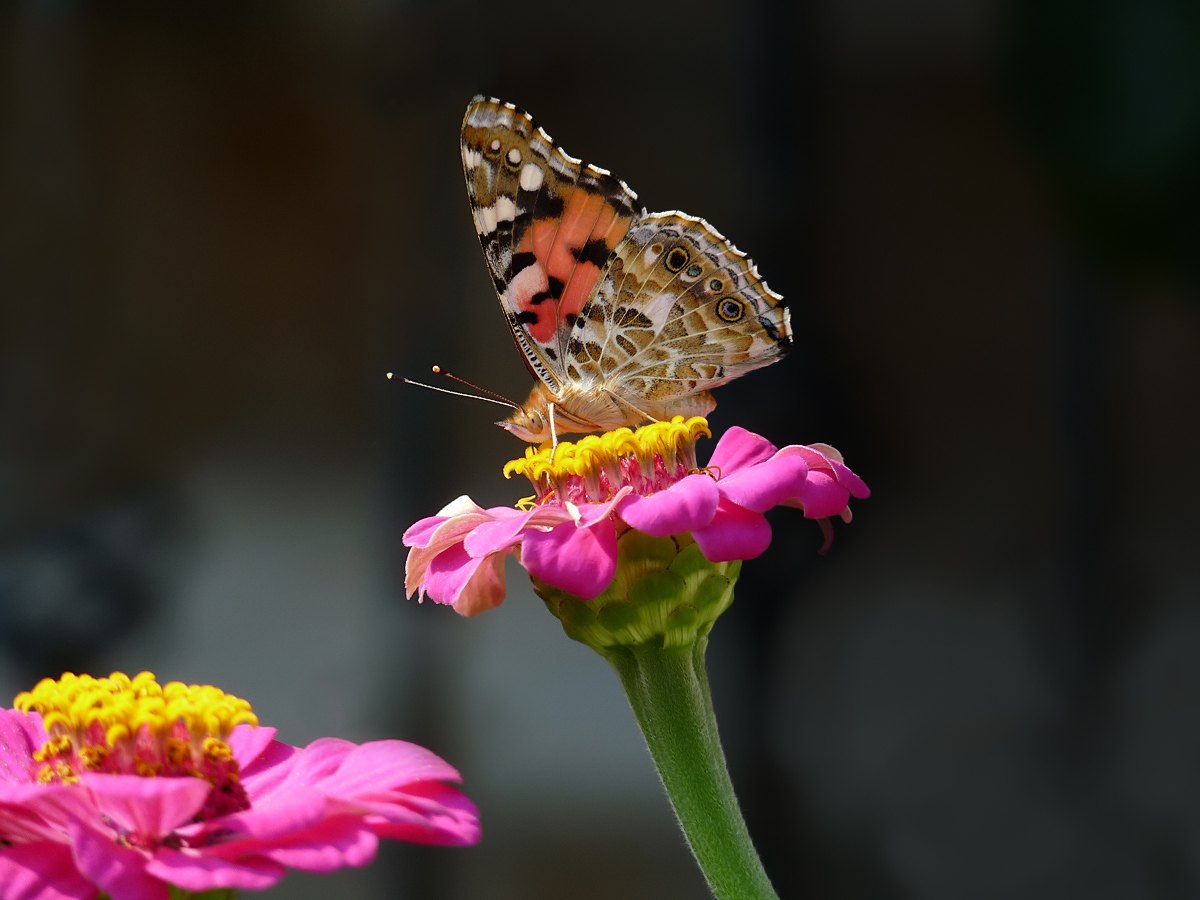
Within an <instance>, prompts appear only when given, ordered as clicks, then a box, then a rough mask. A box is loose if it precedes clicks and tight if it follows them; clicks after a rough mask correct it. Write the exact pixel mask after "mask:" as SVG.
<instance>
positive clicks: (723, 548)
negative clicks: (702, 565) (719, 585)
mask: <svg viewBox="0 0 1200 900" xmlns="http://www.w3.org/2000/svg"><path fill="white" fill-rule="evenodd" d="M692 537H694V538H695V539H696V543H697V544H699V545H700V552H701V553H703V554H704V558H705V559H707V560H708V561H709V562H731V561H732V560H735V559H754V558H755V557H756V556H759V555H760V554H762V552H763V551H764V550H766V549H767V547H768V546H769V545H770V543H771V526H770V525H768V524H767V520H766V518H765V517H764V516H763V514H762V513H756V512H754V511H753V510H749V509H743V508H742V507H740V506H737V505H736V504H733V503H730V502H729V501H728V500H725V499H724V498H722V500H721V502H720V504H718V506H717V514H716V516H715V517H714V518H713V521H712V524H711V525H708V526H707V527H705V528H699V529H697V530H695V531H693V532H692Z"/></svg>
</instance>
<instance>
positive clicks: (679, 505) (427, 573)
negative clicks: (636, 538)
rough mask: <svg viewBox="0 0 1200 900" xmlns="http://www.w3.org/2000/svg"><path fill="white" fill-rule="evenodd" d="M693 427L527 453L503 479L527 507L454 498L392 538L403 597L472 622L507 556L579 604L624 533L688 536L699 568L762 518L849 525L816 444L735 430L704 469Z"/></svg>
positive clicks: (751, 536)
mask: <svg viewBox="0 0 1200 900" xmlns="http://www.w3.org/2000/svg"><path fill="white" fill-rule="evenodd" d="M700 434H704V435H709V431H708V426H707V423H706V422H705V421H704V419H702V418H699V417H696V418H693V419H690V420H688V421H686V422H685V421H684V420H683V417H681V416H677V417H676V418H675V419H674V420H673V421H671V422H659V423H655V424H653V425H647V426H645V427H643V428H639V429H638V430H637V431H636V432H631V431H630V430H629V429H628V428H621V429H618V430H617V431H613V432H609V433H608V434H605V435H601V436H598V437H597V436H589V437H585V438H583V439H582V440H580V441H579V442H578V443H576V444H572V443H565V442H564V443H561V444H559V445H558V446H557V448H554V449H551V448H547V447H544V448H542V449H541V450H534V449H533V448H532V447H530V448H529V449H528V450H527V451H526V455H525V457H524V458H523V459H518V460H514V461H513V462H510V463H509V464H508V465H507V466H506V467H505V475H506V476H508V475H509V474H510V473H513V472H517V473H519V474H524V475H526V476H527V477H528V478H529V480H530V481H531V482H532V483H533V485H534V487H535V489H536V490H537V495H536V497H534V498H531V501H529V502H530V503H532V506H531V508H528V509H513V508H509V507H503V506H501V507H493V508H492V509H483V508H482V507H480V506H478V505H476V504H475V503H474V502H473V501H472V500H471V499H470V498H469V497H466V496H462V497H459V498H458V499H457V500H455V501H454V502H453V503H451V504H450V505H449V506H447V507H446V508H445V509H443V510H442V511H441V512H440V513H438V515H436V516H430V517H429V518H425V519H422V520H420V521H419V522H417V523H416V524H415V525H413V526H412V527H411V528H409V529H408V530H407V531H406V532H405V533H404V544H405V546H407V547H409V548H411V549H410V551H409V554H408V560H407V562H406V564H405V587H406V589H407V592H408V595H409V596H412V595H413V594H414V593H418V594H419V595H420V596H421V597H422V598H423V597H425V596H426V595H427V596H429V597H431V598H432V599H433V600H435V601H436V602H438V603H448V604H452V605H453V606H454V608H455V610H457V611H458V612H460V613H462V614H463V615H468V616H471V615H476V614H478V613H480V612H482V611H483V610H485V609H490V608H491V607H493V606H497V605H498V604H499V603H500V602H501V601H502V600H503V599H504V592H505V585H504V559H505V557H506V556H507V555H508V554H509V553H518V554H519V556H518V558H519V559H520V561H521V563H522V565H524V566H525V568H526V569H527V570H528V571H529V573H530V575H532V576H534V577H535V578H537V579H540V580H541V581H543V582H545V583H546V584H548V585H551V586H552V587H555V588H558V589H560V590H563V591H566V592H568V593H570V594H573V595H575V596H577V597H580V598H582V599H585V600H590V599H593V598H595V597H597V596H599V595H600V594H601V593H602V592H603V591H604V590H605V589H606V588H607V587H608V586H609V584H610V583H611V582H612V580H613V576H614V574H615V572H616V566H617V539H618V536H619V535H620V534H621V533H623V532H624V531H625V530H627V529H629V528H633V529H637V530H638V531H641V532H644V533H645V534H648V535H652V536H655V537H666V536H670V535H680V534H685V533H687V534H690V535H691V536H692V538H693V539H694V540H695V542H696V543H697V544H698V545H699V547H700V550H701V552H702V553H703V555H704V557H705V558H706V559H708V560H709V561H710V562H714V563H719V562H729V561H732V560H744V559H753V558H754V557H756V556H758V555H759V554H761V553H762V552H763V551H764V550H766V548H767V546H768V545H769V544H770V542H771V527H770V525H769V524H768V523H767V520H766V518H765V517H764V516H763V513H764V512H766V511H767V510H768V509H770V508H772V507H774V506H779V505H785V506H794V507H798V508H799V509H802V510H803V511H804V515H805V516H806V517H808V518H811V519H817V520H818V521H820V522H821V525H822V528H823V529H824V530H825V533H826V542H825V547H822V550H821V552H824V551H825V550H826V549H827V548H828V546H829V543H830V541H831V540H832V529H831V527H830V526H829V524H828V519H829V517H830V516H834V515H837V516H840V517H841V518H843V519H844V520H845V521H847V522H848V521H850V508H849V505H848V504H849V500H850V497H851V496H854V497H859V498H864V497H867V496H869V494H870V491H869V490H868V488H867V486H866V484H864V483H863V481H862V479H860V478H859V477H858V476H857V475H855V474H854V473H853V472H852V471H850V469H849V468H847V467H846V465H845V463H844V462H843V461H842V457H841V455H840V454H839V453H838V452H837V451H836V450H834V449H833V448H832V447H829V446H826V445H824V444H814V445H811V446H800V445H794V444H793V445H789V446H787V447H784V448H782V449H779V448H776V447H775V446H774V445H773V444H771V442H770V441H768V440H767V439H766V438H763V437H760V436H759V435H756V434H753V433H752V432H749V431H747V430H745V429H744V428H737V427H734V428H731V429H729V430H728V431H726V432H725V434H724V435H722V437H721V439H720V440H719V441H718V442H717V446H716V448H715V450H714V451H713V455H712V458H711V459H710V460H709V462H708V465H707V466H705V467H704V468H698V467H697V465H696V453H695V441H696V438H697V437H698V436H699V435H700Z"/></svg>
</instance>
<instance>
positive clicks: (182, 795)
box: [83, 774, 212, 838]
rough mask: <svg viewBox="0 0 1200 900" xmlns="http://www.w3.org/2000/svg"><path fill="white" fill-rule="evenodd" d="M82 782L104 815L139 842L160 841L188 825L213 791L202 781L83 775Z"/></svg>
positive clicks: (197, 779) (200, 779)
mask: <svg viewBox="0 0 1200 900" xmlns="http://www.w3.org/2000/svg"><path fill="white" fill-rule="evenodd" d="M83 782H84V784H86V785H87V787H88V790H89V791H90V792H91V794H92V796H93V797H94V798H95V802H96V808H97V809H99V810H100V812H101V813H102V814H103V815H105V816H107V817H108V818H110V819H112V820H113V821H114V822H115V823H116V824H117V825H119V826H121V827H122V828H124V829H125V830H126V831H130V832H133V834H135V835H137V836H138V837H141V838H159V837H161V836H163V835H164V834H169V833H170V832H171V831H173V830H174V829H175V828H176V827H178V826H179V825H182V824H183V823H184V822H187V821H188V820H189V819H191V818H192V817H193V816H194V815H196V813H198V812H199V811H200V807H202V806H204V801H205V800H207V799H208V794H209V792H210V791H211V790H212V785H210V784H209V783H208V782H207V781H205V780H204V779H203V778H142V777H140V776H138V775H93V774H85V775H84V776H83Z"/></svg>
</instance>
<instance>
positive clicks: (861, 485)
mask: <svg viewBox="0 0 1200 900" xmlns="http://www.w3.org/2000/svg"><path fill="white" fill-rule="evenodd" d="M829 464H830V465H831V466H833V471H834V473H835V474H836V475H837V480H838V483H839V484H841V485H842V487H844V488H848V489H849V491H850V493H851V494H853V495H854V496H855V497H857V498H858V499H859V500H865V499H866V498H867V497H870V496H871V489H870V488H869V487H867V483H866V482H865V481H863V480H862V479H861V478H859V477H858V476H857V475H855V474H854V473H853V472H851V471H850V469H849V468H848V467H847V466H846V465H845V464H844V463H842V462H839V461H838V460H830V461H829Z"/></svg>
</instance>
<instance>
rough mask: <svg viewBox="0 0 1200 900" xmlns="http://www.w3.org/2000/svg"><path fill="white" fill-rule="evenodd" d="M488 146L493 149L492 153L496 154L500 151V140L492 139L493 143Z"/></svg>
mask: <svg viewBox="0 0 1200 900" xmlns="http://www.w3.org/2000/svg"><path fill="white" fill-rule="evenodd" d="M488 146H489V147H491V149H492V152H493V153H495V152H496V151H497V150H499V149H500V138H492V142H491V143H490V144H488Z"/></svg>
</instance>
